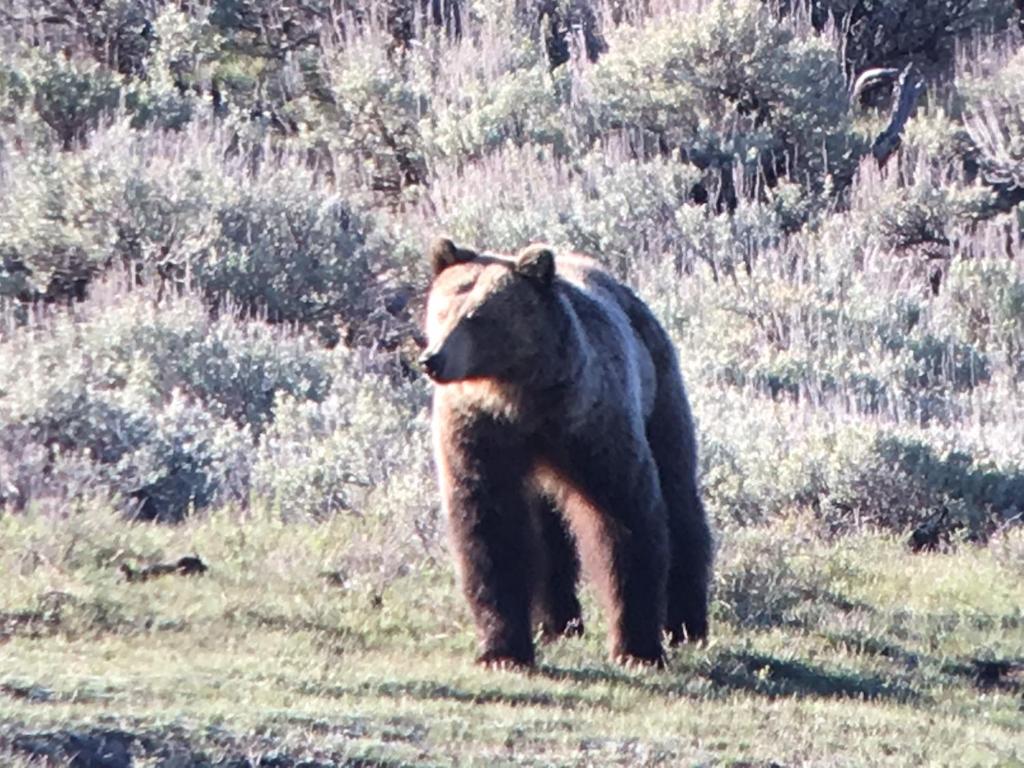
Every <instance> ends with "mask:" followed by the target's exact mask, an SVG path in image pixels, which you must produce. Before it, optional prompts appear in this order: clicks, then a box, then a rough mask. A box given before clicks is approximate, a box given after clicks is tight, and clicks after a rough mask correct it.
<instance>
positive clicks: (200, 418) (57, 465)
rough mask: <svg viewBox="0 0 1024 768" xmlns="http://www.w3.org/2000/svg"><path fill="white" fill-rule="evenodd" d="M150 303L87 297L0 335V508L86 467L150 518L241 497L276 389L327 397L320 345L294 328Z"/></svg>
mask: <svg viewBox="0 0 1024 768" xmlns="http://www.w3.org/2000/svg"><path fill="white" fill-rule="evenodd" d="M153 298H154V297H153V295H152V294H148V295H147V294H145V293H144V292H140V293H136V294H132V295H131V296H128V297H126V298H125V299H122V300H121V302H120V303H119V304H118V305H117V306H115V305H113V304H106V305H104V303H103V302H101V301H99V300H96V299H94V300H93V301H92V302H90V304H89V308H88V309H87V310H86V311H85V312H83V313H82V314H81V315H79V316H77V317H74V316H70V315H67V314H63V313H61V314H57V315H55V316H54V317H53V318H52V320H49V321H47V323H46V324H41V325H38V326H37V325H35V324H30V325H29V326H27V327H25V328H23V329H21V330H19V331H17V332H16V333H15V334H14V335H13V336H12V337H11V338H10V339H9V340H7V341H5V342H3V343H2V344H0V354H2V355H3V357H4V358H5V359H9V360H18V364H17V365H16V366H5V367H4V370H3V372H2V373H0V432H2V440H0V442H2V448H0V452H2V453H3V461H2V463H3V464H4V465H6V466H7V470H6V471H5V472H4V475H5V476H9V477H12V478H15V479H16V480H12V481H10V487H8V488H5V489H0V493H2V494H3V495H2V496H0V500H2V501H3V502H4V503H5V504H12V505H16V506H24V505H25V504H27V503H31V501H32V498H33V496H50V495H53V496H57V497H60V496H61V494H60V493H59V492H57V491H54V490H53V488H54V487H56V488H68V487H72V486H73V485H74V484H75V483H76V482H78V481H77V480H76V479H75V478H76V477H80V476H81V473H82V472H83V471H85V469H86V468H87V469H88V471H89V478H90V479H89V483H88V485H89V487H90V488H91V492H92V493H94V494H105V495H110V496H113V497H115V498H117V499H119V500H120V502H121V503H122V504H125V505H128V508H129V509H133V507H132V506H131V504H130V503H129V500H131V499H134V500H135V502H136V503H137V504H138V505H139V508H138V510H137V513H138V514H140V515H141V516H144V517H146V518H150V519H154V518H155V519H180V518H181V516H183V515H184V514H186V513H187V512H188V511H189V510H190V509H192V508H196V509H201V508H203V507H205V506H207V505H208V504H210V503H213V502H214V501H220V502H224V501H228V500H232V501H235V502H246V501H247V498H248V479H247V473H248V466H249V464H250V463H251V455H250V454H251V452H252V447H251V446H252V442H253V440H254V439H255V438H257V437H258V436H259V435H260V434H261V433H262V432H263V430H264V429H265V428H266V427H267V425H268V424H269V423H270V421H271V419H272V409H273V404H274V401H275V398H276V397H277V395H278V394H279V393H288V394H291V395H293V396H296V397H300V398H302V399H304V400H307V399H308V400H311V401H315V400H317V399H320V398H322V397H324V396H325V394H326V390H327V387H328V384H329V375H328V373H327V371H326V369H325V368H324V361H323V359H322V353H321V352H319V351H317V350H316V349H315V348H313V346H312V345H311V344H310V343H309V342H308V341H307V340H305V339H304V338H303V337H301V336H297V337H293V336H288V335H286V334H285V333H283V332H281V331H280V330H275V329H272V328H270V327H268V326H265V325H262V326H261V325H260V324H257V323H252V322H250V323H247V324H242V323H239V322H238V321H237V320H235V319H234V318H233V317H231V316H229V315H227V316H223V317H221V318H220V319H218V320H216V321H212V320H210V319H209V318H208V317H207V315H206V312H205V310H204V309H203V306H202V304H201V303H200V302H199V301H197V300H196V299H195V298H193V297H186V298H184V299H180V300H176V301H175V302H172V303H170V304H168V305H166V306H157V305H156V303H155V302H154V301H153ZM24 464H27V465H28V467H29V468H30V469H31V472H27V471H25V469H24V468H23V467H22V465H24ZM33 475H34V477H33ZM40 483H42V487H40ZM46 486H49V489H48V488H47V487H46Z"/></svg>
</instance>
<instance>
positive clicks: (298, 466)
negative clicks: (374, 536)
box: [253, 348, 436, 523]
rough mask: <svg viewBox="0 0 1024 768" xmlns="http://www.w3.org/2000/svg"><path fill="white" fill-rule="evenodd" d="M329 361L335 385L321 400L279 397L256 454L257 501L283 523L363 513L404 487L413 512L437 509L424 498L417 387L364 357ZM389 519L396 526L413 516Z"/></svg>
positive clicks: (422, 391) (340, 353) (422, 408)
mask: <svg viewBox="0 0 1024 768" xmlns="http://www.w3.org/2000/svg"><path fill="white" fill-rule="evenodd" d="M332 356H333V361H332V370H333V372H334V378H333V383H332V386H331V390H330V392H329V394H327V396H326V397H325V398H324V399H323V400H322V401H321V402H316V401H314V400H311V399H304V398H299V397H294V396H283V397H280V398H279V400H278V403H277V405H276V407H275V420H274V424H273V426H272V427H271V428H270V429H269V430H268V432H267V433H266V435H265V436H264V438H263V439H262V440H261V441H260V445H259V449H258V451H257V454H256V461H255V465H254V467H253V478H254V479H253V495H254V497H256V498H257V499H259V500H260V503H261V504H266V505H268V506H269V507H270V508H271V509H272V510H273V512H274V513H275V515H278V516H280V517H281V518H283V519H285V520H296V519H300V520H301V519H308V518H314V519H323V518H326V517H330V516H331V515H333V514H336V513H337V512H340V511H354V512H355V513H356V514H359V515H364V514H368V513H370V512H372V511H373V510H374V508H375V506H379V505H380V504H381V503H385V504H387V503H388V501H387V500H388V499H389V496H391V495H392V494H396V495H397V494H399V489H400V488H401V487H402V486H403V485H405V486H407V487H409V488H412V487H416V488H418V493H417V496H418V498H417V499H416V500H415V501H414V502H413V504H414V506H415V508H422V507H423V506H427V507H428V508H432V507H436V501H435V500H434V499H433V496H432V494H429V493H428V494H427V495H426V497H424V496H423V491H424V489H423V478H424V477H425V476H426V475H428V474H431V473H432V472H431V460H430V449H429V441H428V439H427V434H426V433H427V429H426V413H427V411H426V387H425V386H424V385H423V383H422V381H420V382H415V383H411V382H408V381H402V382H395V381H394V380H393V379H392V377H390V376H388V375H387V372H386V371H383V370H380V366H379V365H378V364H377V363H375V362H374V360H373V359H372V358H368V357H367V355H365V354H364V353H358V352H350V351H346V350H344V349H342V348H338V349H337V350H335V351H334V352H333V353H332ZM382 500H383V501H382ZM394 514H395V515H396V517H395V522H396V523H397V522H398V521H399V519H402V520H405V519H406V518H407V517H408V516H409V515H415V514H416V512H415V509H407V510H404V511H401V512H399V511H398V510H395V513H394Z"/></svg>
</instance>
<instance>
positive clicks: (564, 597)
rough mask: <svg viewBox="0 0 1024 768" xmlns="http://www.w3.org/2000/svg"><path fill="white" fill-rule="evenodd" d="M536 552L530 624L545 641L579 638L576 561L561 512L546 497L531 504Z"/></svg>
mask: <svg viewBox="0 0 1024 768" xmlns="http://www.w3.org/2000/svg"><path fill="white" fill-rule="evenodd" d="M531 506H532V508H533V513H534V525H535V526H536V530H537V545H538V552H537V553H536V561H535V562H536V565H535V567H534V579H535V580H534V584H533V624H534V626H537V625H538V624H539V625H540V628H541V635H542V637H543V638H544V640H545V641H551V640H557V639H558V638H559V637H577V636H579V635H582V634H583V612H582V609H581V608H580V601H579V598H577V596H576V589H577V585H578V582H579V570H580V565H579V557H578V555H577V554H576V544H575V542H574V541H573V539H572V534H570V532H569V530H568V528H567V527H566V524H565V521H564V520H563V518H562V514H561V512H560V511H559V510H558V508H557V507H556V505H555V503H554V502H553V501H552V500H551V499H550V498H548V497H547V496H544V495H541V494H538V495H535V496H534V498H533V499H532V500H531Z"/></svg>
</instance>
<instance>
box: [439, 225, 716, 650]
mask: <svg viewBox="0 0 1024 768" xmlns="http://www.w3.org/2000/svg"><path fill="white" fill-rule="evenodd" d="M429 256H430V259H431V263H432V267H433V280H432V283H431V286H430V292H429V296H428V299H427V318H426V334H427V349H426V351H425V352H424V353H423V356H422V357H421V358H420V363H421V365H422V367H423V369H424V371H425V372H426V373H427V375H428V376H429V377H430V378H431V379H432V380H433V382H434V385H435V386H434V399H433V414H432V421H433V439H434V453H435V461H436V464H437V470H438V476H439V482H440V489H441V495H442V500H443V506H444V509H445V512H446V514H447V519H448V524H449V530H450V534H451V539H452V545H453V549H454V553H455V556H456V560H457V564H458V570H459V573H460V577H461V582H462V588H463V591H464V593H465V597H466V599H467V600H468V602H469V605H470V608H471V610H472V613H473V618H474V620H475V622H476V626H477V632H478V636H479V640H480V645H481V655H480V657H479V659H478V661H480V662H482V663H485V664H496V665H499V666H531V665H533V663H534V648H533V628H534V627H537V626H538V625H539V628H540V630H541V632H542V636H543V637H546V638H554V637H558V636H560V635H572V634H578V633H580V632H582V630H583V625H582V617H581V615H580V604H579V601H578V599H577V596H576V587H577V581H578V575H579V568H580V563H581V562H582V566H583V569H584V571H585V572H586V574H587V575H588V577H589V578H590V580H591V581H593V582H594V583H595V585H596V587H597V590H598V593H599V596H600V598H601V601H602V603H603V607H604V610H605V611H606V614H607V619H608V624H609V646H610V654H611V657H612V658H613V659H614V660H616V661H619V662H624V663H630V662H641V663H654V664H660V663H661V662H662V659H663V652H662V632H663V631H665V632H666V633H667V635H668V638H669V640H670V642H679V641H682V640H684V639H690V640H696V639H702V638H704V637H705V636H706V634H707V629H708V621H707V591H708V578H709V570H710V562H711V535H710V532H709V529H708V524H707V521H706V518H705V515H704V508H703V505H702V504H701V500H700V496H699V494H698V488H697V473H696V464H697V449H696V440H695V436H694V425H693V418H692V416H691V413H690V407H689V405H688V403H687V399H686V394H685V392H684V389H683V382H682V378H681V376H680V373H679V367H678V363H677V361H676V354H675V350H674V349H673V346H672V343H671V341H670V340H669V337H668V335H667V334H666V333H665V331H664V329H663V328H662V327H661V325H660V324H659V323H658V321H657V320H656V319H655V318H654V315H653V314H652V313H651V311H650V310H649V309H648V308H647V306H646V305H645V304H644V303H643V302H642V301H641V300H640V299H638V298H637V297H636V296H635V295H634V294H633V293H632V292H631V291H630V290H629V289H628V288H626V287H625V286H624V285H622V284H621V283H619V282H618V281H617V280H615V279H614V278H613V277H612V276H611V275H610V274H609V273H608V272H606V271H605V270H604V269H602V268H601V267H600V266H599V265H598V264H597V262H595V261H594V260H592V259H590V258H587V257H584V256H578V255H559V256H557V257H556V256H555V254H554V253H553V252H552V250H550V249H549V248H547V247H545V246H542V245H532V246H530V247H528V248H526V249H525V250H523V251H522V252H521V253H520V254H519V255H518V256H516V257H510V256H502V255H495V254H489V253H477V252H475V251H473V250H471V249H468V248H460V247H458V246H456V245H455V244H454V243H453V242H452V241H451V240H448V239H440V240H438V241H437V242H436V243H434V244H433V246H432V247H431V249H430V253H429ZM577 549H578V551H579V553H580V556H579V557H578V558H577V554H576V552H577Z"/></svg>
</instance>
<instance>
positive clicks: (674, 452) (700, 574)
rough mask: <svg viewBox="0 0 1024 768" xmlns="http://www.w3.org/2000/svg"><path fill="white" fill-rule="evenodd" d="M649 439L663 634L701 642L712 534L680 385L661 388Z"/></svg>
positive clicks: (690, 421) (690, 420)
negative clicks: (663, 553)
mask: <svg viewBox="0 0 1024 768" xmlns="http://www.w3.org/2000/svg"><path fill="white" fill-rule="evenodd" d="M647 436H648V440H649V442H650V446H651V451H652V453H653V454H654V458H655V461H656V462H657V464H658V474H659V479H660V483H661V491H662V496H663V497H664V499H665V506H666V510H667V514H668V533H669V572H668V587H667V595H666V597H667V614H666V617H665V629H666V631H667V632H668V636H669V642H670V643H672V644H676V643H680V642H682V641H684V640H689V641H691V642H693V641H696V640H703V639H705V638H706V637H707V634H708V581H709V579H710V575H711V557H712V542H711V531H710V529H709V528H708V523H707V518H706V515H705V512H704V505H703V504H702V503H701V499H700V493H699V490H698V487H697V470H696V464H697V447H696V442H695V438H694V429H693V418H692V416H691V415H690V409H689V405H688V403H687V402H686V396H685V394H683V391H682V384H681V382H679V381H678V380H675V381H666V382H663V383H661V384H660V385H659V401H658V403H657V404H656V407H655V411H654V414H653V416H652V417H651V419H650V422H649V424H648V427H647Z"/></svg>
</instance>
